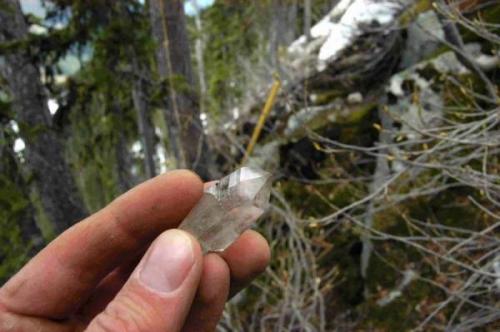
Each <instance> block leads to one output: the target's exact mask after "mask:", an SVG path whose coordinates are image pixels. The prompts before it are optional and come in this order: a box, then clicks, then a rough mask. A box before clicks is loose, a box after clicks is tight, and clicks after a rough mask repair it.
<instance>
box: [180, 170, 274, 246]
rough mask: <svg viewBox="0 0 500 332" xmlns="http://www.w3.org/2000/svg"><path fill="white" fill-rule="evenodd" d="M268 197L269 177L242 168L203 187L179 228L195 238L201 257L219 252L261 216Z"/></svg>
mask: <svg viewBox="0 0 500 332" xmlns="http://www.w3.org/2000/svg"><path fill="white" fill-rule="evenodd" d="M270 193H271V174H269V173H268V172H264V171H262V170H258V169H255V168H250V167H242V168H240V169H238V170H236V171H234V172H233V173H231V174H229V175H227V176H226V177H224V178H222V179H221V180H218V181H214V182H212V183H210V184H209V185H208V186H206V187H205V191H204V193H203V196H202V198H201V199H200V200H199V201H198V203H197V204H196V205H195V206H194V207H193V209H192V210H191V212H189V214H188V215H187V216H186V218H185V219H184V221H183V222H182V223H181V225H180V226H179V228H180V229H182V230H185V231H187V232H189V233H191V234H192V235H193V236H194V237H196V238H197V239H198V241H199V242H200V244H201V247H202V250H203V252H204V253H207V252H212V251H215V252H219V251H223V250H224V249H226V248H227V247H228V246H229V245H230V244H231V243H233V242H234V241H235V240H236V239H237V238H238V237H239V236H240V234H241V233H243V231H245V230H246V229H248V228H250V226H252V224H253V223H254V222H255V221H256V220H257V218H259V217H260V216H261V215H262V214H263V213H264V211H265V210H266V209H267V207H268V205H269V196H270Z"/></svg>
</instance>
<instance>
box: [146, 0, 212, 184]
mask: <svg viewBox="0 0 500 332" xmlns="http://www.w3.org/2000/svg"><path fill="white" fill-rule="evenodd" d="M150 15H151V21H152V24H151V26H152V30H153V36H154V37H155V39H156V42H157V44H158V47H157V51H156V60H157V65H158V74H159V77H160V79H161V80H165V81H167V82H166V83H167V85H168V92H169V98H168V108H167V110H166V112H165V118H166V122H167V126H168V131H169V139H170V144H171V148H172V152H173V153H174V155H175V157H176V159H177V162H178V167H182V168H190V169H193V170H194V171H195V172H197V173H198V174H199V175H200V176H201V177H202V178H204V179H208V178H210V172H209V167H210V163H209V160H210V158H209V155H210V152H209V151H208V146H207V143H206V138H205V135H204V132H203V127H202V125H201V120H200V110H199V105H198V97H197V96H196V92H195V89H194V79H193V72H192V68H191V61H190V54H191V53H190V50H189V44H188V36H187V31H186V23H185V18H184V9H183V2H182V1H180V0H170V1H165V0H153V1H151V3H150Z"/></svg>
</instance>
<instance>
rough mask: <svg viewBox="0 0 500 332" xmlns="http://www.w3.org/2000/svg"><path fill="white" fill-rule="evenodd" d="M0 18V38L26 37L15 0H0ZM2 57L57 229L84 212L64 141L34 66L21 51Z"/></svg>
mask: <svg viewBox="0 0 500 332" xmlns="http://www.w3.org/2000/svg"><path fill="white" fill-rule="evenodd" d="M0 22H1V24H0V42H8V41H13V40H23V39H25V38H26V36H27V34H28V27H27V25H26V22H25V20H24V17H23V15H22V12H21V7H20V5H19V3H18V2H17V1H15V0H6V1H3V5H2V7H0ZM2 60H3V61H0V75H2V76H3V77H4V78H5V81H6V83H7V86H8V88H9V90H10V91H9V92H10V96H11V98H12V107H13V110H14V112H15V113H16V120H17V122H18V123H19V127H20V132H21V135H22V137H23V139H24V141H25V142H26V164H27V166H28V168H29V170H30V172H31V175H32V176H33V181H34V184H35V186H36V189H37V192H38V195H39V196H40V200H41V203H42V206H43V209H44V212H45V214H46V215H47V216H48V217H49V218H50V220H51V221H52V222H53V223H54V226H55V229H56V230H57V231H58V232H61V231H63V230H64V229H66V228H67V227H69V226H71V225H72V224H73V223H75V222H76V221H78V220H80V219H82V218H84V217H85V216H86V214H87V212H86V210H85V208H84V204H83V201H82V199H81V197H80V194H79V192H78V190H77V186H76V184H75V181H74V178H73V176H72V174H71V170H70V168H69V166H68V164H67V162H66V160H65V159H64V146H63V144H62V142H61V140H60V139H59V137H58V136H57V133H56V132H55V131H54V130H53V128H52V126H51V116H50V113H49V111H48V108H47V98H46V96H45V93H44V90H43V87H42V84H41V82H40V77H39V72H38V69H37V67H36V65H35V64H34V63H33V61H32V58H31V57H30V56H29V55H28V53H27V52H26V51H24V50H16V51H14V52H13V53H10V54H8V55H6V56H4V57H3V59H2Z"/></svg>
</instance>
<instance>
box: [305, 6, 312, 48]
mask: <svg viewBox="0 0 500 332" xmlns="http://www.w3.org/2000/svg"><path fill="white" fill-rule="evenodd" d="M304 35H305V36H306V40H307V41H310V40H311V39H312V36H311V0H304Z"/></svg>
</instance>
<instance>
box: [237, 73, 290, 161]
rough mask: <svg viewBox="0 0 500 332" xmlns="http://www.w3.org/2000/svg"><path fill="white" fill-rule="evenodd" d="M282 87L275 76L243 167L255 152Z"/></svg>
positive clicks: (244, 157)
mask: <svg viewBox="0 0 500 332" xmlns="http://www.w3.org/2000/svg"><path fill="white" fill-rule="evenodd" d="M280 87H281V80H280V79H279V77H277V76H275V78H274V83H273V85H272V87H271V90H270V91H269V95H268V96H267V100H266V103H265V104H264V108H262V111H261V112H260V116H259V120H258V121H257V124H256V125H255V128H254V130H253V133H252V137H251V138H250V142H249V143H248V146H247V149H246V151H245V155H244V156H243V160H242V161H241V164H242V165H244V164H245V163H246V162H247V161H248V158H249V157H250V155H251V154H252V152H253V149H254V147H255V144H256V143H257V140H258V139H259V136H260V133H261V132H262V128H263V127H264V123H265V122H266V119H267V117H268V116H269V114H270V113H271V110H272V109H273V106H274V102H275V101H276V96H277V95H278V91H279V89H280Z"/></svg>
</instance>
